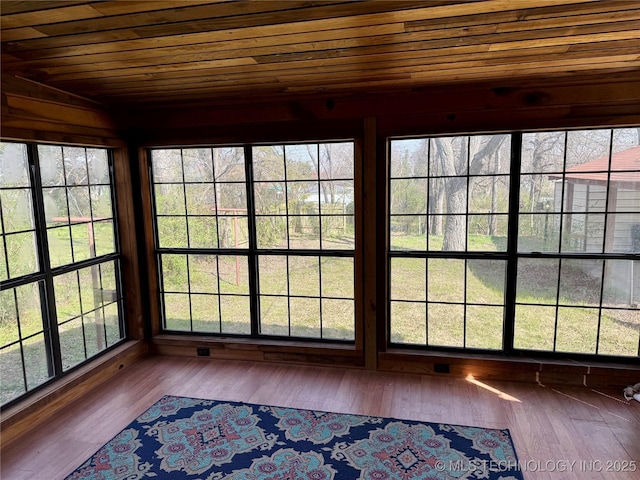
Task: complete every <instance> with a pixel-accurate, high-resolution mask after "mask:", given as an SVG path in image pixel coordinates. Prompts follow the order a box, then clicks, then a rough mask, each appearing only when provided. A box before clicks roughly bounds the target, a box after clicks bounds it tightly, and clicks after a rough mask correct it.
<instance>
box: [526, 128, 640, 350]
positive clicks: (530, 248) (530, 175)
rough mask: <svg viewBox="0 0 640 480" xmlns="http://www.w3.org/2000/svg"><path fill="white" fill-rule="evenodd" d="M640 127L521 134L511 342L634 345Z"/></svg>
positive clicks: (638, 315) (639, 285)
mask: <svg viewBox="0 0 640 480" xmlns="http://www.w3.org/2000/svg"><path fill="white" fill-rule="evenodd" d="M638 135H640V131H639V130H638V129H617V130H609V129H607V130H591V131H573V132H537V133H527V134H524V135H523V139H522V155H521V175H520V191H519V196H520V207H519V212H518V225H519V227H518V260H517V261H518V265H517V267H518V268H517V271H518V276H517V291H516V299H515V302H516V307H515V334H514V347H515V348H518V349H526V350H541V351H550V352H572V353H583V354H598V355H619V356H635V355H638V354H639V351H638V345H639V343H638V337H639V335H638V332H639V328H640V311H639V310H638V303H640V272H639V271H638V269H639V268H640V262H639V261H638V254H640V243H639V239H640V138H639V137H638Z"/></svg>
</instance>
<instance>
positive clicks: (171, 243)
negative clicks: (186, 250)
mask: <svg viewBox="0 0 640 480" xmlns="http://www.w3.org/2000/svg"><path fill="white" fill-rule="evenodd" d="M186 220H187V219H186V218H185V217H157V218H156V221H157V223H158V240H159V244H160V247H162V248H172V247H177V248H180V247H186V246H187V245H188V241H187V222H186Z"/></svg>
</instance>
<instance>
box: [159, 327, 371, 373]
mask: <svg viewBox="0 0 640 480" xmlns="http://www.w3.org/2000/svg"><path fill="white" fill-rule="evenodd" d="M202 348H204V349H208V353H209V354H208V355H205V356H207V357H210V358H217V359H221V358H222V359H227V360H231V359H233V360H252V361H270V362H278V361H279V362H284V363H300V364H314V365H327V366H331V365H334V366H344V367H362V366H363V365H364V352H363V350H362V349H357V348H356V347H355V346H354V345H350V344H339V343H336V344H325V343H319V342H304V341H298V342H296V341H283V340H275V339H274V340H269V339H253V338H222V337H209V336H197V335H196V336H191V335H172V334H160V335H156V336H155V337H153V338H152V339H151V341H150V345H149V349H150V353H152V354H156V355H174V356H186V357H197V356H199V355H198V349H202Z"/></svg>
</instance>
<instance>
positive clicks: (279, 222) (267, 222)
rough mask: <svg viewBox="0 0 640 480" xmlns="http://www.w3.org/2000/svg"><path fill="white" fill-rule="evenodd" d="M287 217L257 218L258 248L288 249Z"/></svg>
mask: <svg viewBox="0 0 640 480" xmlns="http://www.w3.org/2000/svg"><path fill="white" fill-rule="evenodd" d="M287 232H288V228H287V217H284V216H278V217H276V216H260V217H256V236H257V240H258V248H287V246H288V235H287Z"/></svg>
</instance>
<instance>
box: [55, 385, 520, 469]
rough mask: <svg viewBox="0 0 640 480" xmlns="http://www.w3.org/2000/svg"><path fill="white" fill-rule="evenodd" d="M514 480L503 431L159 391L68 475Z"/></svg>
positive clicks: (511, 453) (513, 461)
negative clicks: (154, 400) (154, 399)
mask: <svg viewBox="0 0 640 480" xmlns="http://www.w3.org/2000/svg"><path fill="white" fill-rule="evenodd" d="M142 478H154V479H176V480H187V479H189V480H196V479H197V480H221V479H226V480H329V479H371V480H396V479H399V480H408V479H412V480H414V479H420V480H435V479H457V480H462V479H465V480H467V479H468V480H471V479H478V480H479V479H482V480H498V479H501V480H507V479H508V480H521V479H522V474H521V472H520V470H519V469H518V463H517V458H516V453H515V449H514V447H513V443H512V441H511V437H510V435H509V431H508V430H494V429H487V428H478V427H463V426H459V425H449V424H439V423H426V422H415V421H409V420H396V419H391V418H380V417H368V416H363V415H348V414H342V413H328V412H318V411H312V410H298V409H295V408H283V407H271V406H265V405H253V404H247V403H237V402H223V401H215V400H200V399H194V398H184V397H173V396H165V397H162V398H161V399H160V400H159V401H158V402H157V403H155V404H154V405H153V406H152V407H151V408H149V409H148V410H147V411H146V412H144V413H143V414H142V415H140V416H139V417H138V418H137V419H136V420H134V421H133V422H132V423H131V424H129V425H128V426H127V427H126V428H125V429H124V430H122V431H121V432H120V433H119V434H118V435H116V436H115V437H114V438H113V439H112V440H111V441H109V442H108V443H107V444H106V445H105V446H104V447H102V448H101V449H100V450H99V451H98V452H97V453H96V454H94V455H93V456H92V457H91V458H90V459H89V460H87V461H86V462H85V463H84V464H82V465H81V466H80V467H79V468H78V469H77V470H76V471H74V472H73V473H72V474H71V475H69V476H68V477H67V480H80V479H83V480H85V479H93V480H103V479H104V480H116V479H118V480H125V479H126V480H134V479H142Z"/></svg>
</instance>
